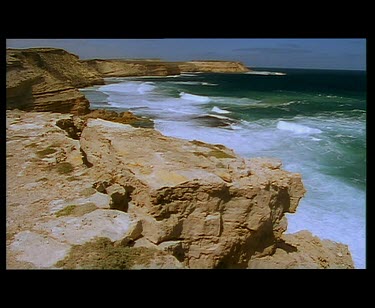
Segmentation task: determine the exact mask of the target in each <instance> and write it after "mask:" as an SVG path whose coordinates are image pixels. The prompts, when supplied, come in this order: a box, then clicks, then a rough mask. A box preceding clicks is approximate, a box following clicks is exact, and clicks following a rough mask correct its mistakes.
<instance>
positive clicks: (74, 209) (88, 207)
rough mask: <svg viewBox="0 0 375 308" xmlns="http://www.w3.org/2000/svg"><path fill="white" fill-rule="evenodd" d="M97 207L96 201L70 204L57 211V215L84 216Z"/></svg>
mask: <svg viewBox="0 0 375 308" xmlns="http://www.w3.org/2000/svg"><path fill="white" fill-rule="evenodd" d="M96 209H97V207H96V205H95V204H94V203H91V202H90V203H86V204H82V205H75V204H72V205H68V206H67V207H64V208H63V209H61V210H60V211H58V212H57V213H56V217H61V216H83V215H85V214H87V213H90V212H92V211H95V210H96Z"/></svg>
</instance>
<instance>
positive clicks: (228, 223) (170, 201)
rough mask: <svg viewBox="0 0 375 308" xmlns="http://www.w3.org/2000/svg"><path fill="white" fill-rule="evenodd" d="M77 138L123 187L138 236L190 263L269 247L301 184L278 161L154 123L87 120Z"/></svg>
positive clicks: (234, 259)
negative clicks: (173, 133) (139, 125)
mask: <svg viewBox="0 0 375 308" xmlns="http://www.w3.org/2000/svg"><path fill="white" fill-rule="evenodd" d="M80 142H81V147H82V149H83V151H84V152H85V153H86V155H87V160H88V161H89V162H90V163H91V164H92V165H93V167H92V172H95V174H96V176H97V177H98V178H97V183H98V185H99V186H103V187H105V188H106V189H108V187H109V188H110V187H112V186H116V187H118V188H120V189H122V190H123V191H124V194H127V199H128V200H131V202H129V203H128V204H127V206H126V208H127V211H128V212H129V213H131V214H134V215H135V216H137V217H139V219H141V221H142V227H143V231H142V235H143V236H144V238H145V239H147V240H148V241H149V242H151V243H152V244H154V245H157V246H160V245H162V246H168V248H169V249H170V250H171V251H172V252H174V254H175V256H176V257H177V258H178V259H180V260H181V261H183V262H184V264H185V265H186V266H188V267H190V268H216V267H225V268H228V267H246V266H247V262H248V261H249V260H250V259H251V258H252V257H254V256H256V255H258V254H270V253H272V252H273V250H274V249H275V245H276V243H277V241H278V239H279V238H280V236H281V234H282V233H283V232H284V231H285V230H286V226H287V223H286V218H285V217H284V213H285V212H294V211H295V209H296V207H297V205H298V202H299V200H300V198H301V197H302V196H303V194H304V192H305V190H304V188H303V185H302V182H301V177H300V175H298V174H293V173H289V172H285V171H283V170H282V169H280V166H281V163H280V162H279V161H275V160H271V159H251V160H245V159H242V158H240V157H238V156H236V155H235V154H234V153H233V152H232V151H231V150H229V149H227V148H225V147H224V146H221V145H210V144H205V143H203V142H199V141H193V142H188V141H184V140H179V139H174V138H166V137H164V136H162V135H161V134H160V133H158V132H156V131H154V130H144V129H135V128H131V127H130V126H125V125H117V124H116V125H114V124H112V123H110V122H106V121H102V120H89V121H88V123H87V127H86V128H85V129H84V130H83V132H82V136H81V140H80ZM136 144H142V145H143V146H142V147H135V146H134V145H136Z"/></svg>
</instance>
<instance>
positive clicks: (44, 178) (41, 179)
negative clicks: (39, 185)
mask: <svg viewBox="0 0 375 308" xmlns="http://www.w3.org/2000/svg"><path fill="white" fill-rule="evenodd" d="M45 181H48V179H47V178H46V177H43V178H40V179H38V180H37V182H45Z"/></svg>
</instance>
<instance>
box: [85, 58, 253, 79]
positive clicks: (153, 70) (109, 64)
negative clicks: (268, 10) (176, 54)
mask: <svg viewBox="0 0 375 308" xmlns="http://www.w3.org/2000/svg"><path fill="white" fill-rule="evenodd" d="M83 63H87V64H88V65H89V66H90V67H92V68H93V69H95V70H97V71H98V72H99V73H100V74H101V76H103V77H127V76H168V75H179V74H181V73H184V72H205V73H210V72H211V73H242V72H247V71H249V69H248V68H247V67H246V66H244V65H243V64H242V63H240V62H235V61H190V62H165V61H159V60H121V59H115V60H100V59H92V60H85V61H83Z"/></svg>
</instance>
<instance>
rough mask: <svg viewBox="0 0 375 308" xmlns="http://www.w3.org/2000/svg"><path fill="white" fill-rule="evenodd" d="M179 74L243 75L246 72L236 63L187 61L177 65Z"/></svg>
mask: <svg viewBox="0 0 375 308" xmlns="http://www.w3.org/2000/svg"><path fill="white" fill-rule="evenodd" d="M179 68H180V70H181V72H207V73H243V72H248V71H250V69H248V68H247V67H246V66H244V65H243V64H242V63H241V62H236V61H208V60H207V61H202V60H200V61H198V60H197V61H189V62H181V63H180V64H179Z"/></svg>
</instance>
